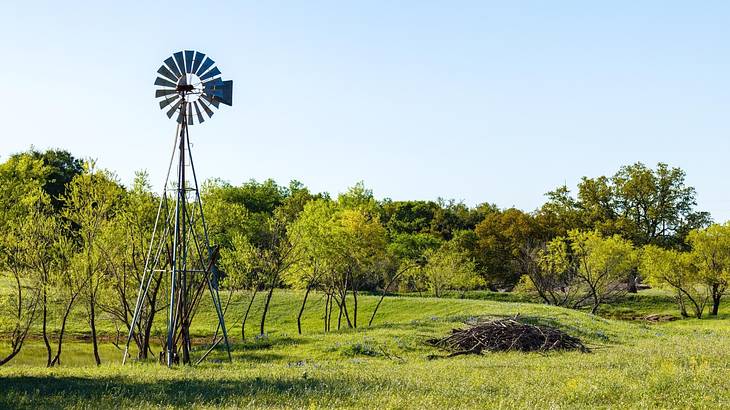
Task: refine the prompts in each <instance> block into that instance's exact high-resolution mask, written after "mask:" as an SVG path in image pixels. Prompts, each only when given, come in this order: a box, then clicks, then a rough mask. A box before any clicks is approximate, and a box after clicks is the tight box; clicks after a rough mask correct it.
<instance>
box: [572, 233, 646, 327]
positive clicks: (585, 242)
mask: <svg viewBox="0 0 730 410" xmlns="http://www.w3.org/2000/svg"><path fill="white" fill-rule="evenodd" d="M568 239H569V241H570V246H571V252H572V257H573V258H574V259H573V260H574V263H575V276H576V278H577V279H578V280H580V281H581V282H582V283H583V285H585V286H586V287H587V291H588V295H589V296H590V299H591V300H592V307H591V313H594V314H595V313H596V312H597V311H598V308H599V306H600V305H601V304H602V303H604V302H607V301H609V300H611V299H612V298H614V297H615V296H616V295H618V294H620V293H621V292H622V291H623V290H625V288H623V287H622V286H621V285H620V284H619V282H620V280H621V279H622V278H625V277H626V276H625V275H627V274H628V272H630V271H632V270H633V269H635V267H636V265H637V255H636V252H635V250H634V247H633V245H632V244H631V242H630V241H628V240H625V239H623V238H621V237H620V236H618V235H613V236H609V237H603V236H601V234H599V233H598V232H596V231H578V230H573V231H571V232H569V233H568Z"/></svg>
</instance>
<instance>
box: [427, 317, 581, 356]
mask: <svg viewBox="0 0 730 410" xmlns="http://www.w3.org/2000/svg"><path fill="white" fill-rule="evenodd" d="M427 343H428V344H430V345H432V346H435V347H438V348H440V349H443V350H446V351H448V352H450V354H449V355H448V356H447V357H453V356H458V355H462V354H481V353H482V352H483V351H488V352H507V351H512V350H516V351H520V352H547V351H550V350H580V351H581V352H584V353H587V352H590V349H588V348H587V347H586V346H585V345H584V344H583V343H582V342H581V341H580V339H578V338H576V337H573V336H570V335H568V334H567V333H565V332H563V331H562V330H559V329H556V328H554V327H549V326H539V325H532V324H527V323H522V322H519V321H518V320H517V316H515V317H514V318H509V319H496V320H489V321H486V322H481V323H477V324H475V325H473V326H471V327H469V328H467V329H453V330H452V331H451V334H450V335H448V336H446V337H444V338H442V339H430V340H428V341H427Z"/></svg>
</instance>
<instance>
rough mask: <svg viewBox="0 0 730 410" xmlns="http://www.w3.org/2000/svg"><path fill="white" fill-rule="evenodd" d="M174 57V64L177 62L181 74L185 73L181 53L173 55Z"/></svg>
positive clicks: (183, 59)
mask: <svg viewBox="0 0 730 410" xmlns="http://www.w3.org/2000/svg"><path fill="white" fill-rule="evenodd" d="M173 56H174V57H175V62H177V67H178V68H179V69H180V72H181V73H184V72H185V58H184V57H183V52H182V51H178V52H177V53H175V54H173Z"/></svg>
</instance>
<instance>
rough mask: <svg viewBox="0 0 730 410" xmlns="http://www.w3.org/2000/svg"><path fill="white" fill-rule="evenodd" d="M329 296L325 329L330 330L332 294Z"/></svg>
mask: <svg viewBox="0 0 730 410" xmlns="http://www.w3.org/2000/svg"><path fill="white" fill-rule="evenodd" d="M328 296H329V308H328V309H327V331H328V332H329V331H330V330H332V295H328Z"/></svg>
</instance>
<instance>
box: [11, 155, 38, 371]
mask: <svg viewBox="0 0 730 410" xmlns="http://www.w3.org/2000/svg"><path fill="white" fill-rule="evenodd" d="M46 174H47V169H46V167H45V166H44V165H43V162H42V161H40V160H38V159H34V158H32V157H30V156H13V157H11V158H10V159H9V160H8V161H6V162H4V163H3V164H0V211H1V212H0V275H2V276H8V277H9V281H8V282H9V283H10V284H11V286H10V287H9V289H8V291H7V292H5V293H3V295H2V298H1V299H0V302H2V304H1V305H0V306H2V308H3V310H5V311H6V313H5V314H3V315H2V316H0V320H2V321H3V322H5V324H6V326H7V327H9V328H12V329H13V330H12V331H11V332H10V348H11V349H10V352H9V353H8V354H7V355H6V356H4V357H2V358H0V365H3V364H5V363H7V362H8V361H10V360H12V359H13V358H14V357H15V356H16V355H17V354H18V353H20V351H21V349H22V347H23V344H24V342H25V339H26V337H27V336H28V333H29V331H30V328H31V325H32V323H33V321H34V319H35V318H36V314H37V311H38V307H39V306H41V305H42V289H43V287H42V286H41V285H39V279H40V278H39V277H38V276H35V277H32V275H29V269H28V259H27V255H26V253H25V252H26V251H27V250H28V249H29V248H30V244H29V240H28V238H26V233H28V232H30V231H31V230H32V229H34V227H35V226H36V223H37V221H36V219H34V218H33V216H32V215H31V212H33V211H34V210H36V209H38V207H39V205H43V204H45V203H47V195H46V194H45V193H43V190H42V187H43V181H44V180H45V175H46Z"/></svg>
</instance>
